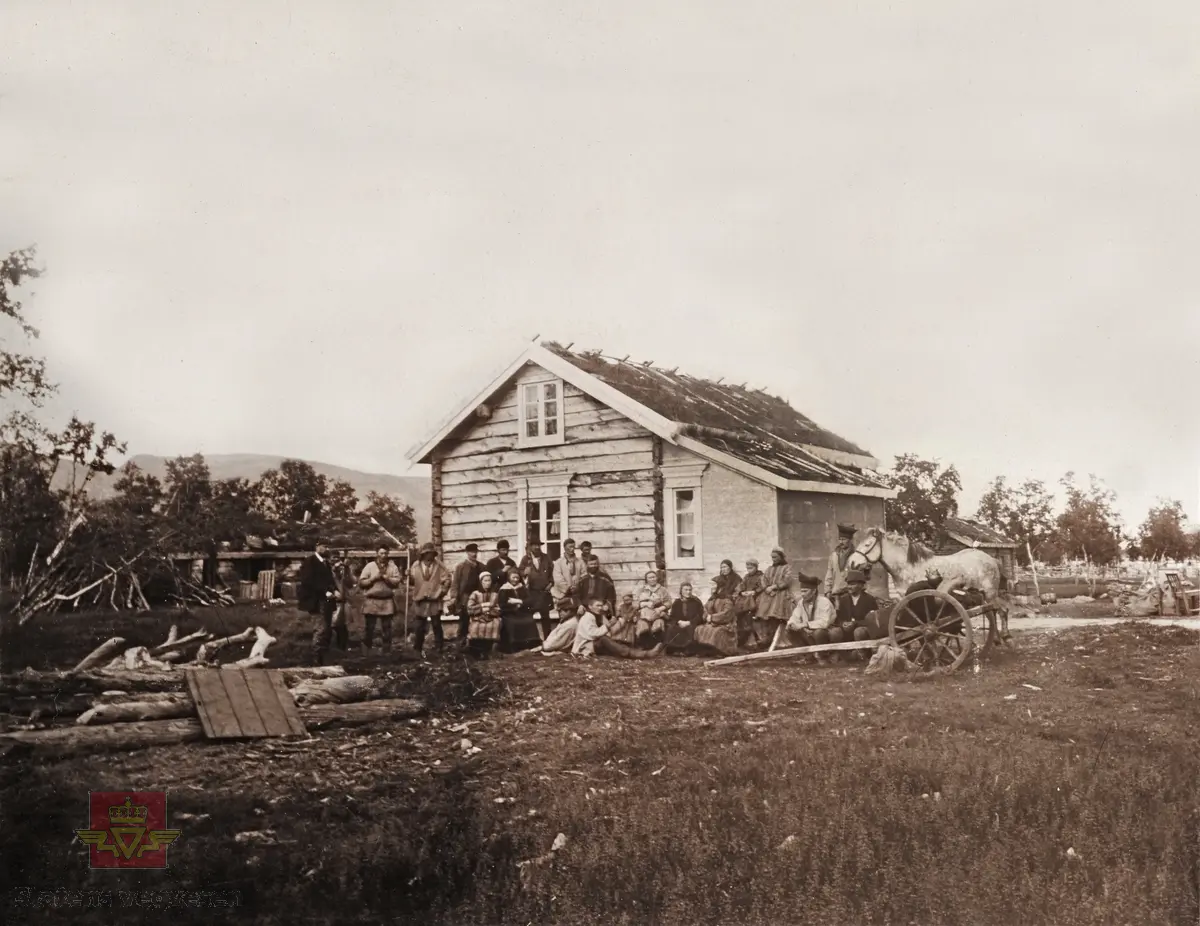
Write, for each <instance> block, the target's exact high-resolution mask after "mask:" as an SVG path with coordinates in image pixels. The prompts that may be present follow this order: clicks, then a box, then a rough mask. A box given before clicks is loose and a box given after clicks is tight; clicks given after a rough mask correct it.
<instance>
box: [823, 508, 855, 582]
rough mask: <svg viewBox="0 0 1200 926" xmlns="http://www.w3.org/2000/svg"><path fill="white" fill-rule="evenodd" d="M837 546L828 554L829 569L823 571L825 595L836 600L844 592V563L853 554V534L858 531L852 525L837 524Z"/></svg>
mask: <svg viewBox="0 0 1200 926" xmlns="http://www.w3.org/2000/svg"><path fill="white" fill-rule="evenodd" d="M837 530H838V542H837V546H836V547H834V548H833V552H832V553H830V554H829V568H827V569H826V570H825V594H826V595H827V596H828V597H830V598H836V597H837V596H838V595H840V594H841V593H842V592H844V591H845V590H846V563H847V562H849V560H850V554H851V553H853V552H854V534H855V533H856V532H857V531H858V528H856V527H855V526H854V525H853V524H839V525H838V526H837Z"/></svg>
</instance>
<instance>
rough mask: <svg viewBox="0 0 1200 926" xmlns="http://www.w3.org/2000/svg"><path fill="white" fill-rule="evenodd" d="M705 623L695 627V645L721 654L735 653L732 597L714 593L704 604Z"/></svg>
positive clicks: (735, 621)
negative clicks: (723, 596) (719, 596)
mask: <svg viewBox="0 0 1200 926" xmlns="http://www.w3.org/2000/svg"><path fill="white" fill-rule="evenodd" d="M704 612H705V617H706V619H705V623H703V624H701V625H700V626H699V627H697V628H696V647H697V648H698V649H701V650H706V651H709V652H715V653H717V654H718V655H721V656H734V655H736V654H737V649H738V647H737V616H736V615H735V614H734V613H733V599H731V598H718V597H717V596H716V595H714V596H713V597H712V598H709V599H708V604H706V605H705V606H704Z"/></svg>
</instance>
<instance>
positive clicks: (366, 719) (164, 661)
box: [0, 626, 425, 755]
mask: <svg viewBox="0 0 1200 926" xmlns="http://www.w3.org/2000/svg"><path fill="white" fill-rule="evenodd" d="M211 637H212V634H211V633H208V632H206V631H203V630H200V631H197V632H195V633H192V634H189V635H187V636H185V637H180V636H179V631H178V628H177V627H176V626H172V627H171V630H170V633H169V634H168V635H167V639H166V641H165V642H164V643H162V644H160V645H158V646H156V647H154V648H153V649H151V648H148V647H144V646H139V647H129V648H125V649H124V650H123V651H122V648H123V647H124V646H125V641H124V640H123V639H122V638H120V637H114V638H112V639H111V640H108V641H107V642H106V643H104V644H103V645H102V646H99V647H97V648H96V649H95V650H93V651H92V652H91V653H89V654H88V655H87V656H86V657H85V658H84V659H83V660H82V661H81V662H80V663H79V664H78V665H77V666H75V668H73V669H71V670H70V671H69V672H35V671H33V670H32V669H26V670H25V671H24V672H23V673H20V674H19V675H18V676H16V677H15V678H12V677H10V678H11V679H12V680H11V682H10V684H9V685H6V687H13V688H15V689H16V690H17V691H18V692H23V693H25V694H23V695H18V697H22V696H23V697H26V698H34V699H39V696H42V695H44V696H46V697H40V700H37V706H36V707H35V708H34V711H33V712H32V713H31V716H30V718H29V719H30V723H29V724H28V725H26V726H24V727H23V728H18V729H16V730H13V731H10V732H8V733H2V734H0V747H7V748H12V747H13V746H14V745H17V744H24V745H25V746H28V747H33V748H34V749H36V750H38V751H42V752H52V753H55V754H60V755H61V754H70V753H77V752H93V751H103V750H111V749H136V748H139V747H143V746H151V745H160V744H170V743H183V742H188V741H191V740H196V739H201V738H203V735H204V733H203V729H202V727H201V725H200V722H199V719H198V715H197V711H196V705H195V702H194V701H193V700H192V697H191V694H190V693H189V692H188V691H187V689H186V681H185V675H184V672H183V671H182V670H183V669H184V668H189V669H205V670H211V671H219V670H221V669H256V668H261V667H263V666H265V665H266V664H267V661H268V660H267V658H266V651H267V647H269V646H270V645H271V644H272V643H274V642H275V638H274V637H272V636H271V635H270V634H268V633H267V632H266V630H264V629H263V628H262V627H254V628H247V629H246V630H245V631H243V632H242V633H240V634H235V635H233V636H229V637H222V638H220V639H216V640H213V639H211ZM251 641H253V647H252V649H251V651H250V655H249V656H247V657H246V658H244V659H239V660H237V661H236V662H230V663H226V664H224V665H220V666H218V664H217V662H216V654H217V653H218V652H219V651H220V650H221V649H223V648H225V647H227V646H230V645H232V644H235V643H249V642H251ZM193 645H194V646H196V647H197V648H196V651H195V654H194V656H193V657H192V658H191V659H190V660H188V661H184V660H185V658H186V654H185V648H188V647H190V646H193ZM279 671H280V674H281V676H282V679H283V682H284V684H285V685H287V686H288V688H289V690H290V691H291V694H292V697H293V698H294V699H295V701H296V704H297V705H298V706H299V707H300V710H301V716H302V717H303V719H304V721H305V724H306V726H307V727H308V729H309V730H310V731H312V730H314V729H321V728H324V727H328V726H336V725H347V724H363V723H371V722H374V721H379V720H388V719H397V718H408V717H415V716H417V715H419V714H421V713H423V712H424V710H425V706H424V704H422V703H421V702H420V701H416V700H411V699H407V698H397V699H379V695H380V692H379V688H378V685H377V683H376V681H375V680H374V679H372V678H371V677H370V676H366V675H347V674H346V670H345V669H344V668H342V667H341V666H321V667H313V668H284V669H280V670H279ZM64 689H68V691H67V692H64ZM89 691H90V692H91V693H90V694H89V693H88V692H89ZM51 694H52V695H53V710H54V714H55V716H56V717H62V716H64V715H65V716H72V715H75V714H77V715H78V716H76V719H75V723H74V725H71V726H58V727H49V728H46V729H37V728H36V727H37V726H38V723H37V721H39V720H40V717H41V714H42V712H43V708H48V707H49V704H46V705H42V704H41V701H45V700H46V699H47V698H48V697H49V695H51Z"/></svg>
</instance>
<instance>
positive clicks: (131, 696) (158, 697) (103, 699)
mask: <svg viewBox="0 0 1200 926" xmlns="http://www.w3.org/2000/svg"><path fill="white" fill-rule="evenodd" d="M185 697H186V698H190V697H191V696H190V695H189V694H188V693H187V692H182V691H102V692H100V694H99V695H97V696H96V698H95V699H94V700H93V701H92V704H91V706H92V707H98V706H99V705H101V704H133V703H135V702H142V703H146V702H153V701H178V700H179V699H180V698H185Z"/></svg>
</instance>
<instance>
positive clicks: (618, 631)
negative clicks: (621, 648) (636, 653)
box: [608, 592, 641, 646]
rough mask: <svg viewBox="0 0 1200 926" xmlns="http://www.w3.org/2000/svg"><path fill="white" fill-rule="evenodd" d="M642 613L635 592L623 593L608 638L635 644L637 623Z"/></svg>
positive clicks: (610, 624)
mask: <svg viewBox="0 0 1200 926" xmlns="http://www.w3.org/2000/svg"><path fill="white" fill-rule="evenodd" d="M640 613H641V612H640V611H639V610H638V606H637V605H636V604H635V603H634V600H633V594H632V593H631V592H626V593H625V594H624V595H622V596H621V603H620V604H619V605H617V613H616V615H615V616H614V617H613V619H612V621H611V622H610V623H609V625H608V638H609V639H610V640H616V641H617V642H618V643H624V644H625V645H627V646H633V645H634V643H635V642H636V641H637V623H638V615H639V614H640Z"/></svg>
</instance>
